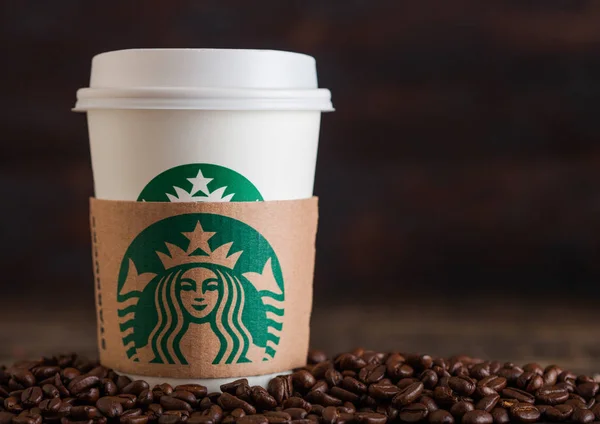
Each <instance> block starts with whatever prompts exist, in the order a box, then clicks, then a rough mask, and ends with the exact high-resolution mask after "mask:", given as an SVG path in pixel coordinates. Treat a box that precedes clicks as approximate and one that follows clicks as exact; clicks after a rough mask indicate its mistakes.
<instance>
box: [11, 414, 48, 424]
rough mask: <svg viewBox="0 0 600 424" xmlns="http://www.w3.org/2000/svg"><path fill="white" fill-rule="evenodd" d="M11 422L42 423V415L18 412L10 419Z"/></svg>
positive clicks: (17, 423)
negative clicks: (18, 413)
mask: <svg viewBox="0 0 600 424" xmlns="http://www.w3.org/2000/svg"><path fill="white" fill-rule="evenodd" d="M12 422H13V424H42V416H41V415H39V414H30V413H26V414H20V415H18V416H16V417H14V418H13V419H12Z"/></svg>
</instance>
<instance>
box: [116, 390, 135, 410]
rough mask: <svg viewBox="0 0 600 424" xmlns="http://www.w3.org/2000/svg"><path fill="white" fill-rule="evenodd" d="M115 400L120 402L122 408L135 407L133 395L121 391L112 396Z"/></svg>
mask: <svg viewBox="0 0 600 424" xmlns="http://www.w3.org/2000/svg"><path fill="white" fill-rule="evenodd" d="M114 398H115V399H116V400H117V401H119V402H121V405H123V409H131V408H135V404H136V402H137V397H136V396H135V395H129V394H126V393H121V394H120V395H117V396H115V397H114Z"/></svg>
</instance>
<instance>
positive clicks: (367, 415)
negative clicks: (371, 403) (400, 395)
mask: <svg viewBox="0 0 600 424" xmlns="http://www.w3.org/2000/svg"><path fill="white" fill-rule="evenodd" d="M354 420H355V421H356V422H357V423H358V424H385V423H386V422H387V417H386V416H385V415H383V414H377V413H375V412H357V413H356V414H355V415H354Z"/></svg>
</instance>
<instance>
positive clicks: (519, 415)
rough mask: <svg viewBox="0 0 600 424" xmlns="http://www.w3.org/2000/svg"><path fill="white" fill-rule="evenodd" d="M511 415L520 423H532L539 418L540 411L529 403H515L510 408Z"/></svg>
mask: <svg viewBox="0 0 600 424" xmlns="http://www.w3.org/2000/svg"><path fill="white" fill-rule="evenodd" d="M510 415H511V417H512V418H513V419H514V420H515V421H517V422H521V423H533V422H536V421H537V420H538V419H539V418H540V415H541V414H540V411H539V410H538V409H537V408H536V407H535V406H533V405H531V404H529V403H517V404H516V405H513V407H512V408H510Z"/></svg>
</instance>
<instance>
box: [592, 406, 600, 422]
mask: <svg viewBox="0 0 600 424" xmlns="http://www.w3.org/2000/svg"><path fill="white" fill-rule="evenodd" d="M590 411H592V412H593V413H594V415H595V416H596V421H600V403H596V404H595V405H594V406H593V407H592V408H590Z"/></svg>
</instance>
